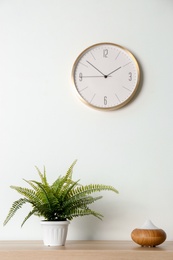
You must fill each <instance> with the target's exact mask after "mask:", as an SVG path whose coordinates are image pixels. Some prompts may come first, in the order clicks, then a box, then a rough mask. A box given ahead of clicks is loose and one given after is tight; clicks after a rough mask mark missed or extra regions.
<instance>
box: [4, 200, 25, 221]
mask: <svg viewBox="0 0 173 260" xmlns="http://www.w3.org/2000/svg"><path fill="white" fill-rule="evenodd" d="M26 202H28V200H27V199H26V198H21V199H19V200H16V201H14V202H13V204H12V206H11V208H10V211H9V213H8V215H7V217H6V219H5V220H4V223H3V225H4V226H5V225H6V224H7V223H8V221H9V220H10V219H11V218H12V217H13V216H14V215H15V213H16V211H17V210H19V209H20V208H21V207H22V206H23V205H24V204H25V203H26Z"/></svg>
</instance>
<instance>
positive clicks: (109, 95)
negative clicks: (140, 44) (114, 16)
mask: <svg viewBox="0 0 173 260" xmlns="http://www.w3.org/2000/svg"><path fill="white" fill-rule="evenodd" d="M72 80H73V83H74V86H75V88H76V90H77V93H78V95H79V97H80V98H81V99H82V101H84V102H85V103H86V104H87V105H90V106H92V107H94V108H98V109H104V110H113V109H117V108H120V107H122V106H124V105H126V104H127V103H128V102H129V101H130V100H131V99H132V98H133V97H134V95H135V93H136V91H137V88H138V86H139V80H140V70H139V65H138V62H137V60H136V59H135V57H134V56H133V54H132V53H131V52H130V51H128V50H127V49H125V48H124V47H122V46H120V45H117V44H114V43H99V44H95V45H92V46H90V47H89V48H87V49H85V50H84V51H83V52H82V53H81V54H80V55H79V56H78V57H77V59H76V61H75V63H74V65H73V69H72Z"/></svg>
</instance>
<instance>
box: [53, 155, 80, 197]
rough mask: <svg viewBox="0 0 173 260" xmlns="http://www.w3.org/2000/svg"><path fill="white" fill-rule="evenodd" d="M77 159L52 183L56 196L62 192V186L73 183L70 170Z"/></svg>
mask: <svg viewBox="0 0 173 260" xmlns="http://www.w3.org/2000/svg"><path fill="white" fill-rule="evenodd" d="M76 162H77V160H75V161H74V162H73V163H72V164H71V166H70V167H69V169H68V171H67V172H66V174H65V175H64V176H63V177H59V178H58V179H57V180H56V181H55V182H54V183H53V184H52V189H54V192H55V194H56V195H57V196H59V195H60V194H62V193H63V189H64V186H65V185H66V187H67V186H69V185H70V184H72V183H74V181H72V179H71V178H72V172H73V167H74V165H75V164H76Z"/></svg>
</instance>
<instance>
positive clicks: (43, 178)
mask: <svg viewBox="0 0 173 260" xmlns="http://www.w3.org/2000/svg"><path fill="white" fill-rule="evenodd" d="M35 168H36V170H37V172H38V174H39V176H40V179H41V182H42V184H44V185H46V186H48V185H49V184H48V182H47V178H46V168H45V166H44V173H43V174H42V173H41V171H40V170H39V168H38V167H37V166H35Z"/></svg>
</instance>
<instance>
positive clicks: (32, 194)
mask: <svg viewBox="0 0 173 260" xmlns="http://www.w3.org/2000/svg"><path fill="white" fill-rule="evenodd" d="M10 188H12V189H14V190H16V191H17V192H18V193H20V194H22V195H23V196H24V197H26V198H27V199H28V200H29V201H35V200H36V199H37V196H36V192H35V191H33V190H31V189H28V188H22V187H19V186H10Z"/></svg>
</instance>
